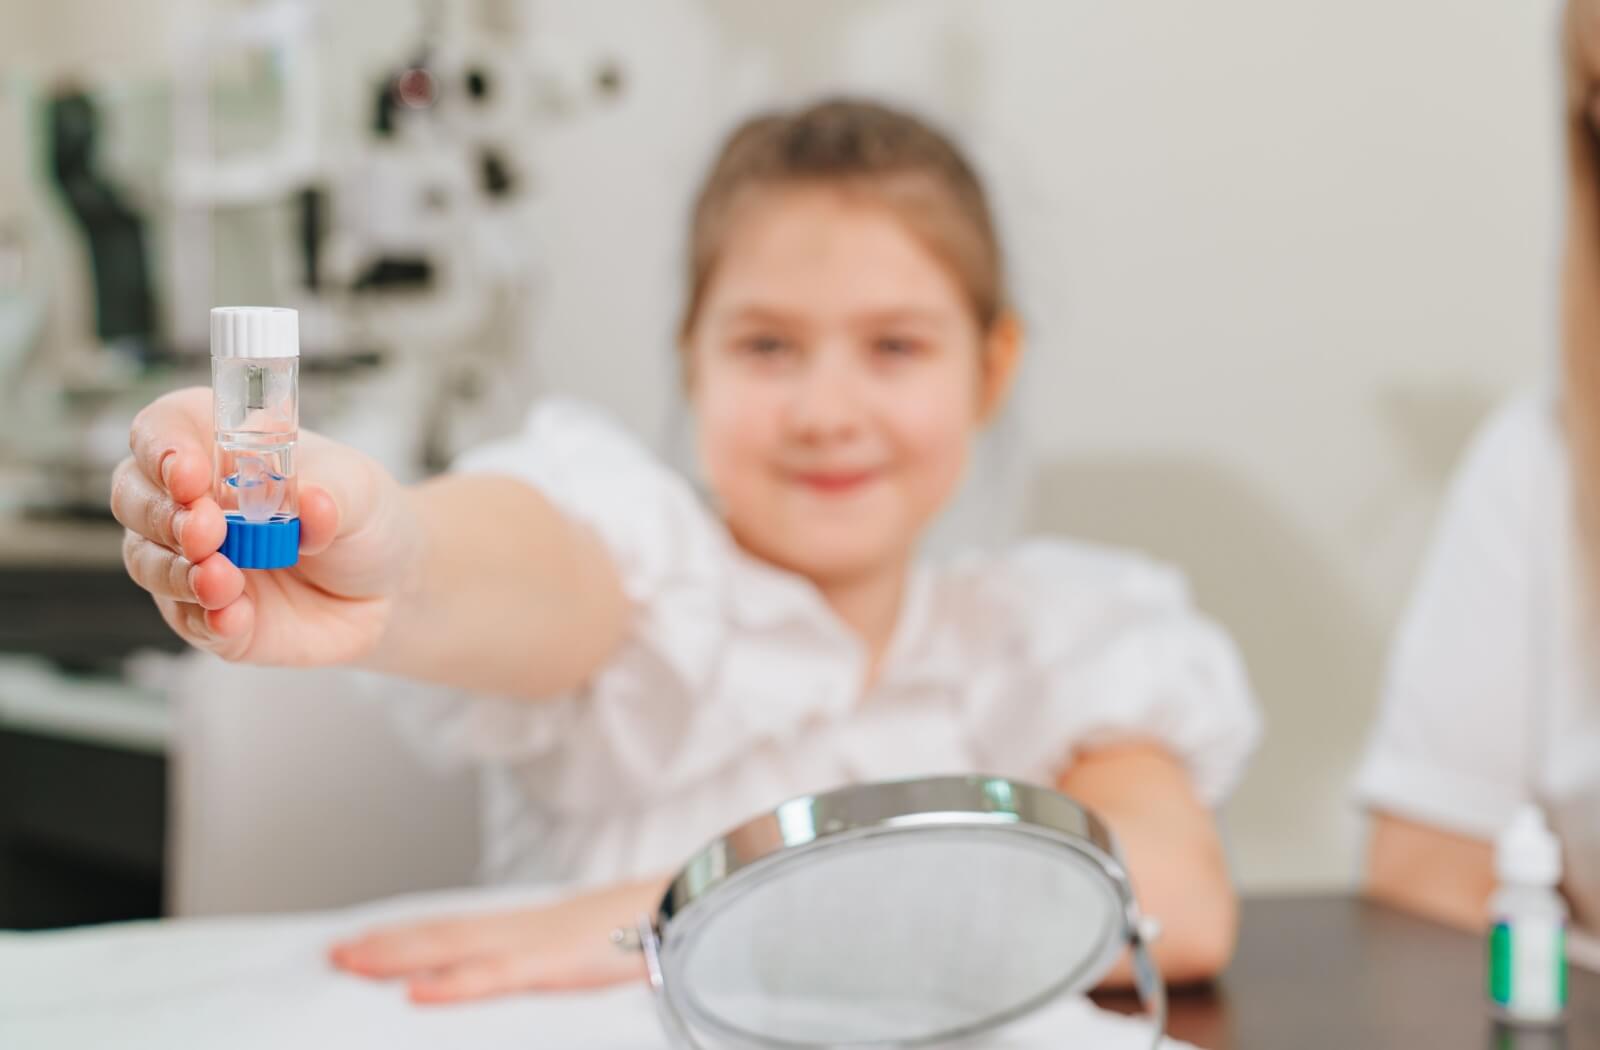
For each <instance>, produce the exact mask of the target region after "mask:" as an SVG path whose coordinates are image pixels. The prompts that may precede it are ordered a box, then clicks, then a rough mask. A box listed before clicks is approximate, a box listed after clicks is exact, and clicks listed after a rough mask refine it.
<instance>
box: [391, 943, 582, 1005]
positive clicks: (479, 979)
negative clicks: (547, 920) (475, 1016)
mask: <svg viewBox="0 0 1600 1050" xmlns="http://www.w3.org/2000/svg"><path fill="white" fill-rule="evenodd" d="M548 977H549V974H548V973H547V971H546V964H545V961H544V960H542V959H541V958H540V957H539V956H538V955H537V954H536V953H533V952H516V953H506V954H502V955H493V956H489V957H487V958H482V959H470V960H468V961H466V962H462V963H457V964H455V965H454V966H447V967H444V968H443V969H440V970H435V971H434V972H432V973H428V974H424V975H423V976H421V977H414V978H412V979H411V980H410V981H408V982H407V984H406V994H407V995H408V996H409V997H410V999H411V1001H412V1002H414V1003H459V1002H465V1001H467V1000H470V999H487V998H490V997H491V996H496V995H510V994H512V993H513V992H532V991H538V990H540V989H545V988H549V987H551V985H550V982H549V980H548Z"/></svg>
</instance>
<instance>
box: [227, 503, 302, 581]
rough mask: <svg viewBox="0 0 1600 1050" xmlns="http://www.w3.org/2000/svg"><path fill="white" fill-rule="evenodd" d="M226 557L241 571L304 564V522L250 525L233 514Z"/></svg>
mask: <svg viewBox="0 0 1600 1050" xmlns="http://www.w3.org/2000/svg"><path fill="white" fill-rule="evenodd" d="M227 521H228V535H227V538H226V539H224V540H223V541H222V553H223V554H225V555H227V558H228V560H229V561H231V562H233V563H234V564H235V565H237V566H239V568H241V569H286V568H288V567H289V566H291V565H293V564H294V563H295V562H297V561H299V560H300V519H299V518H285V517H281V516H279V517H272V518H269V519H267V520H266V521H246V520H245V519H244V517H243V515H239V514H229V515H227Z"/></svg>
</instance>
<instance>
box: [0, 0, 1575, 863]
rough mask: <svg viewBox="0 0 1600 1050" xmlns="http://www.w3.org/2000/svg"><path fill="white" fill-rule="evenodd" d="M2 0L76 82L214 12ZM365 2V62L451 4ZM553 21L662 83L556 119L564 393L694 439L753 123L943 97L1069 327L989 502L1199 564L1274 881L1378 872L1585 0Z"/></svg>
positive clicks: (651, 8) (813, 8) (1496, 393)
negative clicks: (701, 360) (1559, 69)
mask: <svg viewBox="0 0 1600 1050" xmlns="http://www.w3.org/2000/svg"><path fill="white" fill-rule="evenodd" d="M0 3H3V4H4V5H5V6H4V7H0V13H3V14H0V17H4V18H5V19H6V22H5V24H6V25H8V26H13V25H18V24H22V25H23V26H24V31H25V33H26V32H32V33H33V34H34V37H33V39H34V41H35V42H36V43H35V44H30V45H29V47H28V48H26V49H24V50H26V52H27V54H28V55H29V56H31V59H30V60H31V61H33V62H34V63H35V64H38V63H40V62H41V61H43V60H41V59H40V58H39V56H40V55H41V54H48V53H51V52H52V51H55V50H59V51H60V52H61V53H62V54H63V55H67V56H69V58H70V61H62V62H59V63H56V64H55V67H56V68H64V67H66V66H70V65H83V64H88V65H89V66H91V67H95V68H98V67H99V66H100V64H101V63H102V62H107V63H113V64H114V63H119V62H123V61H132V60H131V59H129V58H128V56H129V55H130V54H138V55H149V54H153V53H155V52H158V51H159V49H160V46H161V44H160V39H161V37H160V34H161V33H162V32H164V31H165V30H164V29H163V26H168V27H170V25H171V23H172V22H174V21H175V20H176V19H178V18H180V17H181V15H182V12H184V11H185V10H188V7H187V6H186V3H185V0H147V2H145V3H141V4H137V5H134V4H129V5H122V4H110V5H105V4H92V5H91V4H89V3H88V2H87V0H56V2H54V3H52V4H49V5H43V4H33V3H31V2H25V0H0ZM134 7H138V8H139V9H140V10H141V12H144V14H143V15H142V16H141V17H137V18H136V17H134V16H133V15H132V14H130V13H129V11H130V9H132V8H134ZM91 10H92V11H93V12H94V13H95V15H94V17H92V18H91V17H89V16H88V15H87V12H89V11H91ZM329 10H330V14H331V16H332V18H333V19H334V22H335V23H336V26H337V28H336V29H335V30H334V31H333V34H332V39H333V40H337V41H341V42H346V43H347V44H348V47H349V49H350V51H349V52H348V53H350V54H355V55H358V56H363V57H362V58H360V59H359V60H358V59H354V58H352V59H349V60H345V61H341V63H340V71H341V75H344V76H346V77H347V78H348V79H349V80H350V81H351V82H352V83H354V82H356V81H358V80H359V76H358V74H359V73H360V72H361V70H362V69H363V68H364V63H367V64H370V61H369V60H370V59H371V58H372V57H373V56H374V55H376V54H378V53H380V52H383V51H384V50H385V49H386V48H389V47H392V46H393V45H394V42H395V41H396V40H397V39H399V38H400V37H401V36H403V29H404V27H405V25H406V23H407V21H408V20H409V18H410V17H411V9H410V7H409V6H408V5H400V4H395V3H393V2H392V0H334V2H332V3H330V5H329ZM536 10H537V11H538V12H539V14H540V18H541V20H542V23H543V24H544V25H546V26H547V27H548V28H549V29H550V30H551V31H555V32H560V33H563V34H566V35H569V36H571V37H573V38H576V39H579V40H585V41H589V42H592V43H595V44H597V45H600V46H601V47H602V48H603V49H605V50H608V51H610V52H611V53H613V54H615V55H616V56H618V57H619V58H620V59H621V60H622V62H623V64H624V67H625V69H626V74H627V77H628V85H627V89H626V92H625V95H624V97H623V98H622V100H621V101H620V102H618V103H617V104H615V105H614V106H611V107H610V108H608V109H605V110H603V111H601V112H598V113H596V114H595V115H593V116H591V117H589V118H586V119H584V120H581V121H578V122H574V123H571V124H568V125H565V126H560V125H557V126H551V127H549V128H547V129H545V130H543V131H541V132H540V133H541V134H542V135H544V136H545V144H546V148H545V150H544V153H543V157H544V162H543V165H542V168H541V170H540V171H539V172H538V173H537V180H538V184H539V185H540V186H541V187H542V191H543V193H544V198H543V204H542V206H541V216H542V219H541V226H540V229H541V236H540V238H539V243H538V244H537V245H534V246H532V247H533V248H534V250H536V251H537V252H539V254H540V258H541V259H542V260H543V262H544V264H545V265H546V267H547V278H548V280H547V290H546V293H545V294H544V295H543V296H542V300H543V309H542V311H541V312H540V313H539V315H538V318H537V321H536V322H535V324H534V330H533V331H532V332H531V333H530V348H531V352H533V353H534V354H536V355H537V359H538V368H539V371H540V374H541V375H542V376H543V377H544V380H545V382H546V384H547V385H548V386H549V387H550V388H553V389H559V390H562V391H565V392H570V393H577V394H581V395H586V396H589V397H592V398H595V399H598V400H600V401H602V402H604V403H606V404H607V405H609V406H611V407H612V408H614V409H615V410H616V411H618V412H619V413H620V414H621V415H622V417H623V418H624V419H626V420H628V421H629V423H630V424H631V425H634V426H636V427H637V428H638V429H639V430H640V431H641V432H642V433H644V434H646V435H647V436H650V437H652V438H659V437H661V436H662V435H663V434H665V433H666V432H667V431H668V429H669V425H670V422H671V420H672V418H673V415H674V413H675V411H676V409H675V407H674V406H675V405H676V398H677V386H676V380H675V372H674V368H673V362H672V352H671V345H670V343H671V340H670V333H671V331H672V326H673V323H674V321H675V318H676V313H677V309H678V294H679V291H680V285H679V272H678V262H679V260H678V249H679V245H680V237H681V233H682V224H683V220H684V215H685V209H686V205H687V201H688V197H689V194H690V193H691V191H692V189H693V186H694V184H695V180H696V179H697V177H698V176H699V174H700V172H701V170H702V169H703V167H704V165H705V164H706V163H707V162H708V159H709V153H710V150H711V149H712V148H713V146H714V144H715V142H716V140H717V138H718V137H719V135H720V134H721V133H722V131H723V130H725V128H726V126H727V124H728V123H729V122H730V121H731V120H732V119H734V118H735V117H736V116H737V115H739V114H742V113H743V112H745V111H746V110H747V109H748V108H749V107H751V106H753V105H756V104H760V103H763V102H767V101H770V100H773V99H776V98H781V97H793V96H794V95H796V94H811V93H814V92H816V91H818V90H821V89H824V88H838V87H857V88H862V89H870V90H874V91H879V92H882V93H885V94H887V95H889V96H891V97H893V98H897V99H902V100H910V101H913V102H914V103H916V104H918V105H919V106H920V107H921V108H923V109H925V110H927V111H928V112H930V113H931V114H933V115H935V116H939V117H942V118H943V119H945V120H946V121H947V122H948V123H949V124H950V125H951V126H952V127H953V128H954V130H956V131H957V132H958V133H960V134H961V135H962V136H963V137H964V138H965V139H966V140H967V141H968V142H970V143H971V144H972V146H973V148H974V149H975V151H976V153H977V156H978V160H979V162H980V166H981V167H983V168H985V169H986V170H987V171H988V172H989V174H990V176H991V179H992V184H993V188H994V191H995V193H996V195H997V197H998V199H999V205H1000V210H1001V212H1002V216H1003V219H1004V220H1005V224H1006V227H1007V232H1008V234H1009V241H1010V247H1011V252H1012V256H1013V261H1014V264H1015V274H1016V283H1017V287H1018V291H1019V293H1020V299H1021V302H1022V305H1023V308H1024V311H1025V314H1026V318H1027V321H1028V323H1029V330H1030V333H1031V335H1032V340H1031V351H1032V357H1031V360H1030V361H1029V364H1028V369H1029V373H1028V376H1027V379H1028V381H1027V383H1026V384H1025V385H1024V392H1023V396H1022V398H1021V400H1020V402H1019V403H1018V405H1017V406H1016V413H1015V418H1014V420H1013V423H1012V426H1014V427H1015V428H1016V429H1017V431H1018V432H1020V433H1023V434H1025V435H1026V442H1025V444H1026V447H1027V449H1028V450H1029V453H1028V456H1027V457H1025V459H1026V463H1027V465H1028V467H1029V469H1030V470H1031V471H1034V472H1036V475H1037V478H1038V484H1037V485H1036V486H1034V487H1033V488H1032V489H1030V491H1028V492H1025V493H1008V492H1005V491H1003V490H1004V487H1005V486H1004V485H1003V484H1002V485H999V486H997V487H994V488H991V489H988V490H985V489H984V488H983V486H982V485H980V486H979V489H978V493H977V496H978V497H979V498H984V497H987V498H1008V499H1015V500H1016V501H1018V502H1020V503H1021V504H1024V505H1025V509H1026V517H1027V519H1028V520H1029V521H1030V522H1031V523H1032V524H1034V525H1036V526H1042V527H1051V528H1061V527H1070V528H1072V529H1075V530H1076V531H1079V532H1083V533H1087V534H1090V535H1093V536H1096V537H1099V538H1103V539H1111V540H1120V541H1123V542H1132V543H1136V544H1138V545H1141V546H1145V547H1148V548H1149V549H1152V550H1154V551H1156V552H1158V553H1160V554H1163V555H1164V556H1168V557H1177V558H1180V559H1181V560H1182V561H1184V563H1185V564H1186V565H1187V566H1188V567H1189V568H1190V570H1191V572H1192V574H1193V576H1194V578H1195V580H1196V586H1197V589H1198V592H1199V594H1200V597H1201V600H1202V601H1203V602H1204V603H1205V604H1206V605H1207V607H1208V608H1210V609H1212V610H1213V611H1214V612H1216V613H1217V614H1218V615H1220V616H1222V617H1223V618H1225V619H1226V620H1227V621H1228V623H1229V625H1230V626H1231V627H1232V628H1233V629H1234V630H1235V631H1236V633H1237V634H1238V636H1239V637H1240V640H1241V642H1242V644H1243V645H1244V646H1245V649H1246V655H1247V657H1248V658H1249V660H1250V662H1251V664H1252V666H1253V668H1254V670H1255V675H1256V678H1257V681H1258V684H1259V685H1260V687H1261V689H1262V693H1263V702H1264V704H1265V706H1266V709H1267V714H1268V718H1269V722H1270V735H1269V737H1268V742H1267V745H1266V748H1265V750H1264V752H1263V754H1262V755H1261V757H1260V760H1259V761H1258V763H1257V765H1256V767H1255V769H1254V771H1253V772H1252V774H1251V776H1250V778H1249V779H1248V780H1247V781H1246V783H1245V785H1244V787H1243V789H1242V790H1241V792H1240V794H1239V796H1238V798H1237V800H1236V802H1235V803H1234V805H1233V807H1232V811H1231V815H1230V819H1231V824H1232V831H1233V835H1234V839H1235V842H1236V846H1237V850H1238V858H1239V864H1240V869H1241V873H1242V876H1243V877H1244V879H1245V881H1246V882H1247V884H1249V885H1251V886H1255V887H1264V886H1289V885H1299V886H1305V885H1326V884H1336V883H1341V882H1344V881H1346V880H1348V879H1349V877H1350V876H1351V874H1352V873H1353V870H1354V859H1355V855H1356V853H1355V846H1356V841H1357V839H1356V835H1357V830H1358V829H1357V823H1356V821H1355V819H1354V815H1353V813H1352V812H1351V810H1350V808H1349V806H1348V803H1347V796H1346V794H1345V791H1346V786H1345V781H1346V779H1347V777H1348V774H1349V772H1350V768H1351V764H1352V762H1353V761H1354V758H1355V756H1356V754H1357V750H1358V748H1359V745H1360V741H1361V735H1362V732H1363V730H1364V728H1365V726H1366V724H1367V720H1368V717H1369V713H1370V708H1371V705H1372V703H1373V700H1374V697H1375V695H1376V694H1375V691H1376V685H1377V682H1376V678H1377V674H1378V668H1379V664H1380V660H1381V652H1382V645H1383V639H1384V638H1385V636H1386V635H1387V633H1388V632H1389V630H1390V629H1391V627H1392V625H1393V623H1394V620H1395V617H1396V615H1397V612H1398V608H1399V605H1400V602H1401V601H1402V599H1403V596H1404V594H1405V591H1406V588H1407V584H1408V581H1409V577H1410V574H1411V572H1412V569H1413V566H1414V564H1415V561H1416V558H1417V555H1418V552H1419V549H1420V544H1421V543H1422V541H1423V539H1424V537H1425V533H1426V529H1427V526H1428V523H1429V519H1430V516H1431V514H1432V512H1433V509H1434V507H1435V504H1436V500H1437V496H1438V494H1439V486H1440V484H1441V480H1442V478H1443V476H1444V473H1445V471H1446V470H1447V468H1448V464H1449V462H1450V461H1451V459H1452V458H1453V456H1454V455H1455V453H1456V451H1457V450H1458V448H1459V446H1460V443H1461V441H1462V440H1463V438H1464V436H1465V434H1466V433H1467V431H1468V430H1469V429H1470V427H1471V426H1472V424H1473V423H1474V422H1475V421H1476V419H1477V418H1478V417H1479V415H1480V414H1481V412H1482V411H1483V410H1484V409H1485V407H1486V406H1487V405H1488V404H1490V403H1491V402H1492V401H1493V400H1495V399H1496V398H1498V397H1500V396H1501V395H1502V394H1504V393H1505V392H1506V391H1508V390H1510V389H1512V388H1513V387H1514V386H1515V385H1516V384H1517V383H1519V382H1522V381H1524V380H1525V379H1527V378H1528V377H1529V376H1531V375H1532V374H1534V373H1535V372H1537V370H1538V369H1539V368H1540V366H1541V364H1542V362H1543V361H1544V360H1545V358H1546V357H1547V355H1548V354H1549V353H1550V352H1551V331H1552V324H1551V318H1550V305H1551V299H1552V292H1551V275H1552V271H1553V265H1554V247H1553V246H1554V222H1555V187H1556V164H1555V160H1556V152H1557V143H1556V137H1555V123H1554V113H1553V100H1554V97H1555V95H1554V85H1555V79H1554V76H1555V74H1554V55H1555V48H1554V17H1553V14H1552V11H1553V0H1537V2H1534V3H1505V2H1504V0H1416V2H1413V3H1408V4H1395V3H1389V2H1382V0H1297V2H1292V3H1286V2H1284V0H1220V2H1218V0H1213V2H1197V0H1141V2H1137V3H1134V2H1123V3H1106V2H1095V0H1070V2H1064V0H1003V2H986V3H983V4H981V5H980V4H977V3H963V2H960V0H856V2H848V0H829V2H826V3H808V4H804V5H799V4H779V3H756V2H752V0H656V2H642V0H542V2H540V3H537V5H536ZM107 11H111V12H116V13H115V14H111V15H106V14H103V13H104V12H107ZM22 12H27V14H26V15H23V14H22ZM17 19H24V21H22V22H20V23H19V22H18V21H16V20H17ZM7 36H8V34H7V33H0V65H4V64H5V63H6V62H8V61H12V60H14V59H16V58H17V57H18V55H17V51H18V49H17V48H16V47H15V46H12V47H9V48H8V46H7V45H6V43H5V42H4V41H5V39H6V38H7ZM12 39H13V40H15V39H16V38H12ZM329 50H330V52H333V53H338V54H340V55H341V56H344V55H345V54H347V52H345V51H342V50H338V49H335V48H333V47H331V46H330V48H329ZM43 64H44V65H46V66H50V65H51V63H50V62H48V61H44V62H43ZM333 104H334V105H338V102H337V100H333ZM1009 447H1010V448H1011V449H1012V450H1013V452H1014V451H1015V448H1016V445H1015V443H1013V444H1012V445H1011V446H1009ZM1018 461H1019V457H1018V456H1016V455H1012V456H1011V463H1012V465H1013V467H1014V465H1015V463H1016V462H1018ZM990 465H991V467H994V468H998V467H999V466H1000V464H999V463H998V462H997V461H993V460H991V462H990ZM1012 473H1015V471H1014V470H1013V471H1012ZM1006 476H1010V475H1009V474H1007V475H1006Z"/></svg>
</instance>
